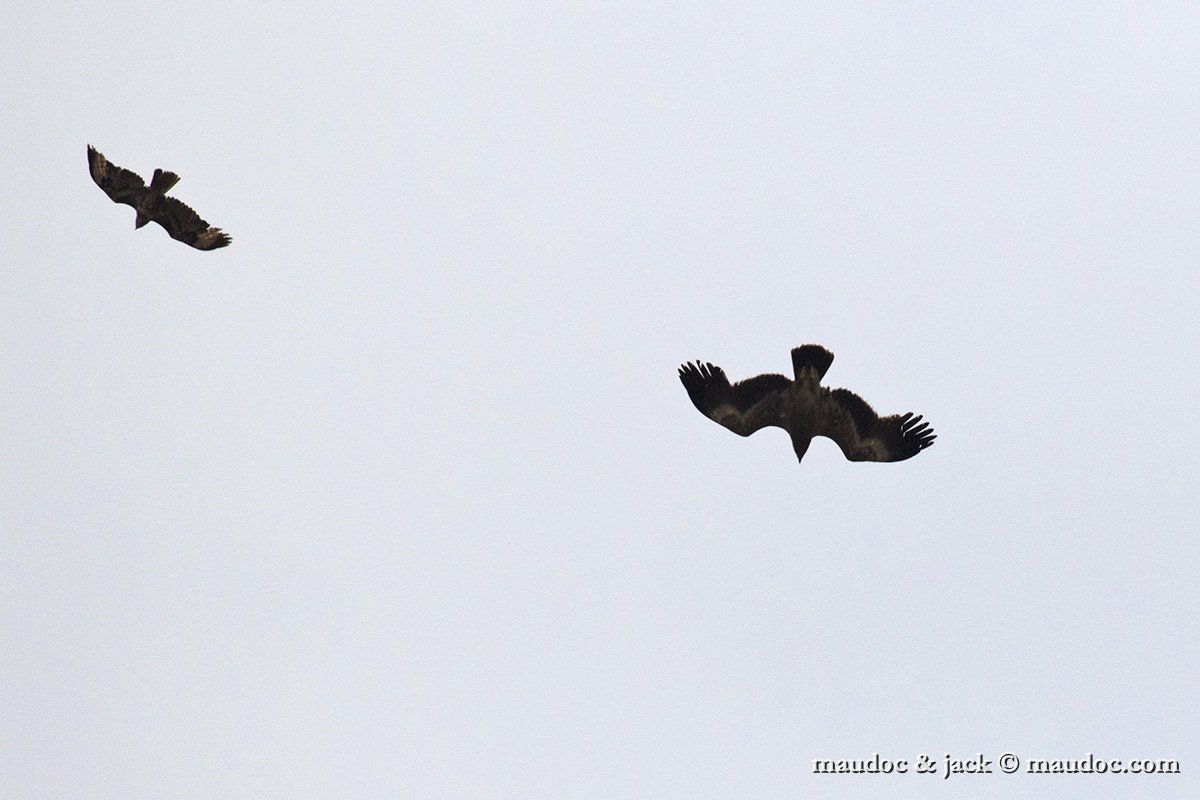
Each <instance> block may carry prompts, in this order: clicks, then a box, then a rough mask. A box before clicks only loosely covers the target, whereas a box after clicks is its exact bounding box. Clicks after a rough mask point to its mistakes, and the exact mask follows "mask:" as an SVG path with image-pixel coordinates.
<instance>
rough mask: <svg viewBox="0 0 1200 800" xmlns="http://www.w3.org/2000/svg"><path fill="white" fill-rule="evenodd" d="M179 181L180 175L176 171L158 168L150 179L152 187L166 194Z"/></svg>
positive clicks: (153, 189)
mask: <svg viewBox="0 0 1200 800" xmlns="http://www.w3.org/2000/svg"><path fill="white" fill-rule="evenodd" d="M177 183H179V176H178V175H176V174H175V173H174V172H167V171H165V170H161V169H156V170H154V177H153V178H151V179H150V189H151V190H152V191H155V192H158V193H159V194H166V193H167V192H168V191H170V190H171V187H172V186H174V185H175V184H177Z"/></svg>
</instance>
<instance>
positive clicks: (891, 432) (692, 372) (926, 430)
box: [679, 344, 936, 461]
mask: <svg viewBox="0 0 1200 800" xmlns="http://www.w3.org/2000/svg"><path fill="white" fill-rule="evenodd" d="M832 363H833V353H831V352H829V351H828V350H826V349H825V348H824V347H821V346H820V345H817V344H806V345H803V346H801V347H797V348H796V349H795V350H793V351H792V369H793V371H794V372H795V374H796V379H795V380H789V379H787V378H785V377H784V376H782V375H759V376H757V377H754V378H749V379H747V380H744V381H740V382H739V383H735V384H733V385H730V383H729V379H728V378H726V377H725V372H724V370H722V369H721V368H720V367H716V366H713V365H712V364H706V363H702V362H696V363H695V364H692V363H688V364H684V365H683V366H681V367H680V368H679V380H681V381H682V382H683V386H684V388H685V389H687V393H688V396H689V397H691V398H692V402H693V403H695V405H696V408H698V409H700V413H702V414H704V416H706V417H708V418H709V419H712V420H714V421H716V422H719V423H720V424H722V425H724V426H725V427H726V428H729V430H731V431H733V432H734V433H736V434H738V435H739V436H749V435H750V434H752V433H754V432H755V431H757V430H759V429H760V428H765V427H767V426H768V425H774V426H775V427H777V428H783V429H784V430H785V431H787V432H788V434H789V435H790V436H791V437H792V447H793V448H795V450H796V458H797V459H798V460H803V459H804V453H805V452H806V451H807V450H808V445H809V444H810V443H811V442H812V438H813V437H814V436H828V437H829V438H830V439H833V440H834V441H835V442H837V444H838V447H840V448H842V452H843V453H844V454H845V455H846V458H848V459H850V460H851V461H903V460H904V459H906V458H912V457H913V456H915V455H916V454H917V453H919V452H921V451H922V450H924V449H925V448H926V447H929V446H930V445H931V444H933V440H934V439H935V438H936V437H935V436H934V434H933V429H932V428H930V427H929V423H928V422H921V417H919V416H917V417H914V416H913V415H912V413H911V412H910V413H908V414H904V415H899V414H894V415H892V416H890V417H880V416H879V415H878V414H876V413H875V411H874V410H872V408H871V407H870V406H869V405H867V402H866V401H865V400H863V399H862V398H861V397H859V396H858V395H856V394H855V393H854V392H851V391H849V390H848V389H827V388H825V387H824V386H822V385H821V378H823V377H824V376H825V372H826V370H828V369H829V365H830V364H832Z"/></svg>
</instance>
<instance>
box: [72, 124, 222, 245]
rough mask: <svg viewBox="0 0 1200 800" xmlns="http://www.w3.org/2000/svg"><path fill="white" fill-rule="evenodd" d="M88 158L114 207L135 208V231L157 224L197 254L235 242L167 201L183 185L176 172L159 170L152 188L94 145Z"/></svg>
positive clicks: (178, 203)
mask: <svg viewBox="0 0 1200 800" xmlns="http://www.w3.org/2000/svg"><path fill="white" fill-rule="evenodd" d="M87 154H88V170H89V171H90V172H91V173H92V180H94V181H95V182H96V185H97V186H99V187H100V188H101V189H103V190H104V193H105V194H106V195H108V196H109V197H110V198H111V199H112V201H113V202H114V203H124V204H125V205H127V206H133V209H134V211H136V212H137V218H136V219H135V220H134V223H133V227H135V228H140V227H142V226H143V225H145V224H146V223H147V222H157V223H158V224H159V225H162V226H163V227H164V228H166V230H167V233H169V234H170V235H171V238H172V239H178V240H179V241H181V242H184V243H185V244H190V245H191V246H192V247H195V248H196V249H197V250H215V249H216V248H218V247H224V246H225V245H227V244H229V242H230V241H232V239H231V238H230V236H229V234H227V233H224V232H222V230H221V229H220V228H214V227H212V226H211V225H209V224H208V223H207V222H205V221H204V220H202V219H200V215H199V214H197V213H196V212H195V211H192V209H190V208H188V207H187V206H186V205H185V204H184V203H182V202H181V201H179V200H176V199H175V198H174V197H167V191H168V190H170V188H171V187H172V186H174V185H175V184H177V183H179V176H178V175H176V174H175V173H174V172H164V171H163V170H161V169H156V170H154V177H153V178H151V179H150V185H149V186H146V182H145V181H143V180H142V177H141V176H140V175H138V174H137V173H136V172H130V171H129V170H127V169H122V168H121V167H118V166H117V165H116V164H114V163H112V162H111V161H109V160H108V159H107V158H105V157H104V156H103V155H101V154H100V151H99V150H97V149H96V148H94V147H92V146H91V145H90V144H89V145H88V149H87Z"/></svg>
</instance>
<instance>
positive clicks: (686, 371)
mask: <svg viewBox="0 0 1200 800" xmlns="http://www.w3.org/2000/svg"><path fill="white" fill-rule="evenodd" d="M679 380H680V381H681V382H682V383H683V388H685V389H687V393H688V397H690V398H692V403H693V404H695V406H696V408H698V409H700V413H701V414H703V415H704V416H706V417H708V418H709V419H711V420H713V421H715V422H718V423H720V424H721V425H724V426H725V427H726V428H729V430H731V431H733V432H734V433H736V434H738V435H739V436H749V435H750V434H752V433H754V432H755V431H757V430H759V429H760V428H765V427H766V426H768V425H775V426H778V427H780V428H782V427H783V420H782V418H781V417H780V415H779V399H780V394H779V393H780V392H781V391H782V390H784V389H786V388H787V387H788V386H790V385H791V383H792V382H791V381H790V380H788V379H787V378H785V377H783V376H782V375H759V376H757V377H755V378H750V379H748V380H744V381H740V382H738V383H735V384H733V385H732V386H730V385H729V379H728V378H726V377H725V371H724V370H722V369H721V368H720V367H716V366H713V365H712V364H705V363H703V362H696V363H695V364H692V363H690V362H689V363H687V364H684V365H683V366H681V367H680V368H679Z"/></svg>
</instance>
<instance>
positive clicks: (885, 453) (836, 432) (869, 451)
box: [818, 389, 937, 461]
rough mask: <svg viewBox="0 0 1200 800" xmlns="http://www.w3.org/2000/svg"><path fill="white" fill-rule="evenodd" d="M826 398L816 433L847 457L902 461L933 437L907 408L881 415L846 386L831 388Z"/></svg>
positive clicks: (858, 459)
mask: <svg viewBox="0 0 1200 800" xmlns="http://www.w3.org/2000/svg"><path fill="white" fill-rule="evenodd" d="M830 401H831V402H830V404H829V408H828V412H827V413H826V415H825V419H824V424H823V428H822V430H820V431H819V432H818V435H820V436H828V437H829V438H830V439H833V440H834V441H835V442H837V445H838V447H840V448H841V449H842V453H843V454H844V455H845V456H846V458H848V459H849V460H851V461H903V460H905V459H906V458H912V457H913V456H915V455H916V454H917V453H919V452H921V451H922V450H924V449H925V448H926V447H929V446H930V445H932V444H933V440H934V439H936V438H937V436H936V435H935V434H934V432H933V428H931V427H929V423H928V422H922V421H921V419H922V418H921V417H920V416H919V415H918V416H914V415H913V414H912V412H909V413H907V414H892V415H891V416H888V417H881V416H879V415H878V414H876V413H875V409H873V408H871V406H870V405H868V404H867V401H866V400H863V399H862V398H861V397H859V396H858V395H856V394H855V393H854V392H852V391H850V390H849V389H834V390H833V391H832V392H830Z"/></svg>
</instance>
